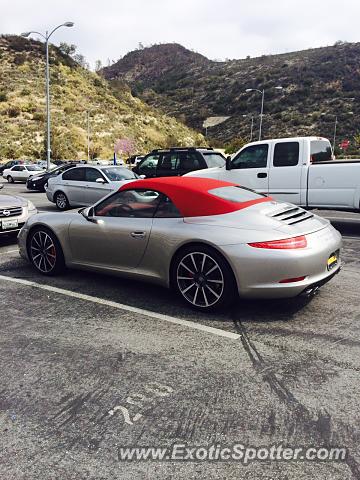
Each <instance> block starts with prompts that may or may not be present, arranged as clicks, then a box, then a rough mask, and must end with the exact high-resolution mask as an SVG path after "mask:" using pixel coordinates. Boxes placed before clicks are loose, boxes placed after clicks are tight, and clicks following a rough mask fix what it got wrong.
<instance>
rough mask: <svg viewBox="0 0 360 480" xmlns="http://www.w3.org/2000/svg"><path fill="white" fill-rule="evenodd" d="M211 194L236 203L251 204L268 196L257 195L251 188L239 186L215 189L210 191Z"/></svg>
mask: <svg viewBox="0 0 360 480" xmlns="http://www.w3.org/2000/svg"><path fill="white" fill-rule="evenodd" d="M209 193H210V194H211V195H214V196H215V197H219V198H222V199H224V200H228V201H230V202H236V203H243V202H249V201H251V200H258V199H259V198H263V197H266V195H263V194H262V193H256V192H254V190H251V189H250V188H246V187H237V186H229V187H219V188H213V189H212V190H209Z"/></svg>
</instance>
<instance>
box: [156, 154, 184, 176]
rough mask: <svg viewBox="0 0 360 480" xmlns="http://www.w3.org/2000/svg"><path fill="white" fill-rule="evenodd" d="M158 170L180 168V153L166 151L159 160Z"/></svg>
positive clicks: (172, 170)
mask: <svg viewBox="0 0 360 480" xmlns="http://www.w3.org/2000/svg"><path fill="white" fill-rule="evenodd" d="M157 169H158V171H164V170H165V171H167V172H169V171H170V172H174V171H177V170H179V162H178V155H177V153H175V152H171V153H164V154H163V155H162V157H161V159H160V161H159V165H158V168H157Z"/></svg>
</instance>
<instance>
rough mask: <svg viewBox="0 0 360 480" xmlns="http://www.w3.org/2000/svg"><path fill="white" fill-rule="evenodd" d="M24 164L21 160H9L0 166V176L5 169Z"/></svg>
mask: <svg viewBox="0 0 360 480" xmlns="http://www.w3.org/2000/svg"><path fill="white" fill-rule="evenodd" d="M23 163H25V162H24V161H23V160H9V161H8V162H6V163H4V164H3V165H0V174H2V173H3V171H4V170H6V169H7V168H11V167H13V166H14V165H20V164H23Z"/></svg>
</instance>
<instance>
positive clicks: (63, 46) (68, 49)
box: [59, 42, 77, 57]
mask: <svg viewBox="0 0 360 480" xmlns="http://www.w3.org/2000/svg"><path fill="white" fill-rule="evenodd" d="M76 48H77V47H76V45H74V44H73V43H71V44H69V43H66V42H61V43H60V46H59V50H60V52H62V53H64V54H65V55H69V56H70V57H72V56H73V55H75V52H76Z"/></svg>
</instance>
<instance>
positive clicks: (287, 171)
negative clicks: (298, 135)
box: [269, 140, 306, 205]
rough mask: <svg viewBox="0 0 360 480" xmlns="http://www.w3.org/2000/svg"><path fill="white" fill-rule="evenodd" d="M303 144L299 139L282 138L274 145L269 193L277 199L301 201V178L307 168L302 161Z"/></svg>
mask: <svg viewBox="0 0 360 480" xmlns="http://www.w3.org/2000/svg"><path fill="white" fill-rule="evenodd" d="M302 146H303V145H302V143H300V142H299V141H291V142H289V141H281V140H280V141H278V142H276V143H275V144H273V146H272V147H273V152H272V155H271V156H272V160H271V166H270V172H269V195H271V196H273V197H274V198H275V199H276V200H280V201H284V202H290V203H295V204H296V205H300V203H301V180H302V175H303V174H305V170H304V168H306V166H305V167H303V165H301V162H300V158H302Z"/></svg>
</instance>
